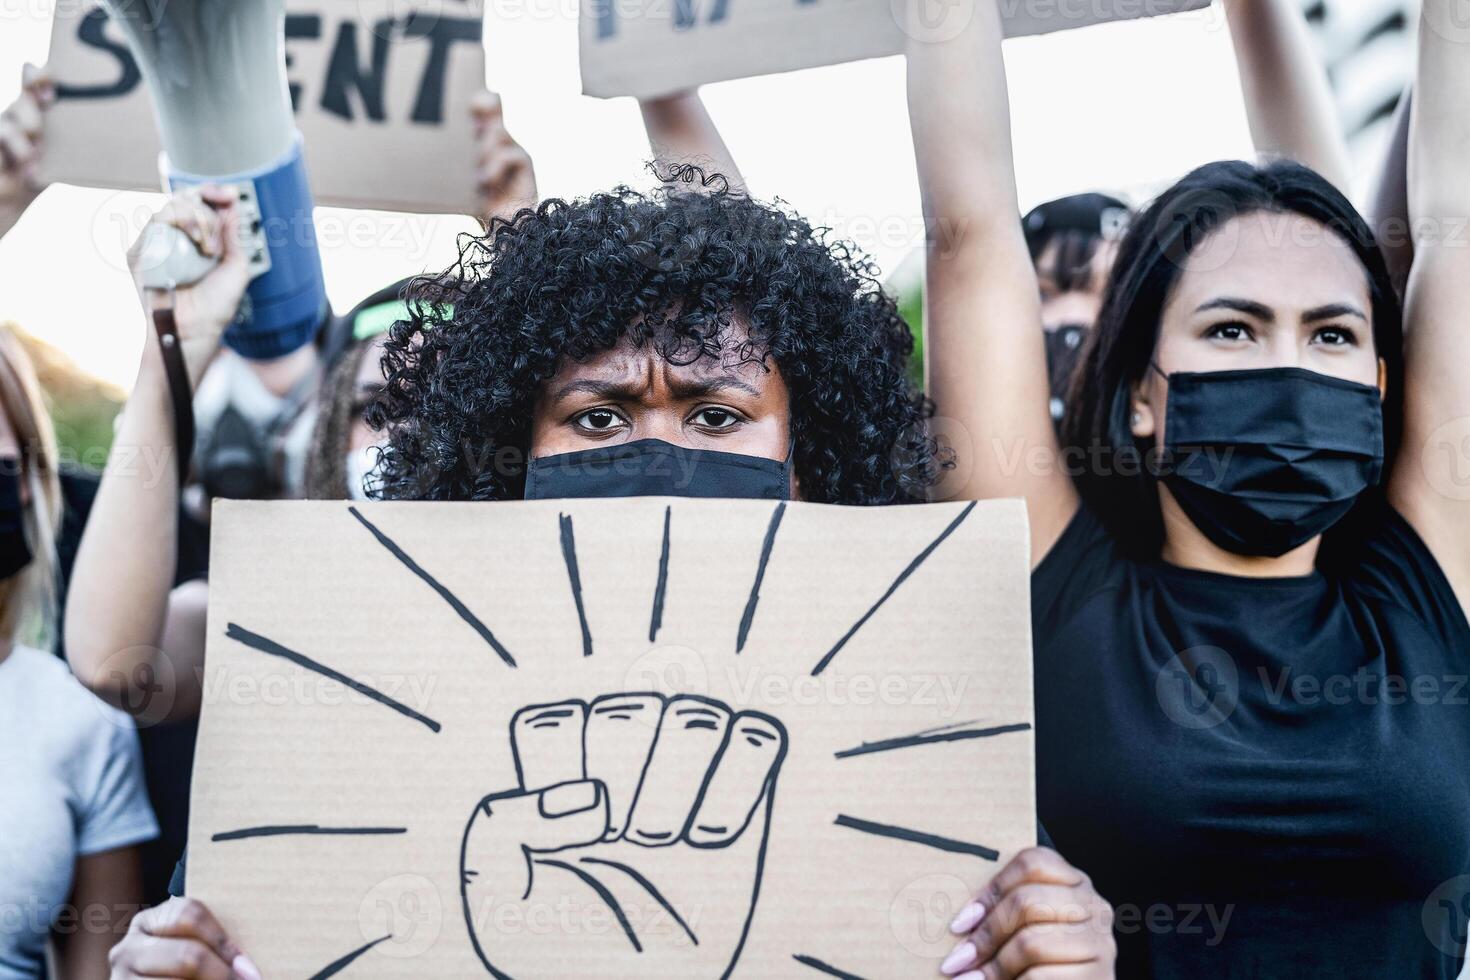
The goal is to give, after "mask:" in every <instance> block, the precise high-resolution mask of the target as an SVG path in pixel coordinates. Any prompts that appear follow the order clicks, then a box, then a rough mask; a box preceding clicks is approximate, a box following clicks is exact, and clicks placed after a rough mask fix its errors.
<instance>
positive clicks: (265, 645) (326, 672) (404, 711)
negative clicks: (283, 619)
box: [225, 623, 443, 732]
mask: <svg viewBox="0 0 1470 980" xmlns="http://www.w3.org/2000/svg"><path fill="white" fill-rule="evenodd" d="M225 636H227V637H229V638H230V639H232V640H238V641H239V642H241V643H243V644H245V645H246V646H247V647H250V648H251V649H254V650H259V651H260V652H261V653H268V654H270V655H271V656H273V657H281V658H282V659H285V660H289V661H291V662H292V663H293V664H296V665H297V666H299V667H305V668H306V669H307V670H310V671H315V672H316V673H318V674H321V675H322V676H323V677H329V678H331V679H332V680H334V681H337V682H339V683H341V684H345V685H347V686H348V687H350V688H352V689H353V690H354V691H356V692H357V693H358V694H361V695H363V696H364V697H368V698H371V699H372V700H374V701H376V702H378V703H379V704H381V705H386V706H387V707H389V708H392V709H393V710H394V711H396V712H398V713H399V714H401V715H405V716H407V717H409V718H412V719H413V720H414V721H416V722H418V723H419V724H421V725H423V726H424V727H425V728H427V729H428V730H429V731H431V732H437V731H439V729H440V728H442V727H443V726H442V725H440V724H439V723H438V722H437V721H435V720H434V719H432V718H429V717H426V716H424V715H421V714H419V713H418V712H417V711H415V710H413V709H412V708H410V707H409V706H408V705H406V704H404V703H403V702H401V701H395V700H393V699H392V698H390V697H389V696H388V695H386V694H384V693H383V692H382V691H379V690H378V689H376V688H372V687H368V686H367V685H366V684H364V683H362V682H361V681H355V680H353V679H352V678H351V677H348V676H347V675H346V674H343V673H341V672H339V671H335V670H333V669H332V668H330V667H328V666H327V665H326V664H323V663H318V662H317V661H315V660H313V659H311V658H310V657H308V656H306V655H305V654H301V653H297V652H296V651H295V650H289V649H287V648H286V647H283V646H281V645H280V644H279V643H277V642H276V641H275V640H268V639H266V638H265V637H263V636H261V635H260V634H259V633H252V632H250V631H249V630H248V629H245V628H244V627H243V626H238V625H236V624H235V623H230V624H229V626H228V627H227V628H226V629H225Z"/></svg>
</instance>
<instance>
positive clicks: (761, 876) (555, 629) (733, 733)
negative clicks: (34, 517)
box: [188, 498, 1035, 978]
mask: <svg viewBox="0 0 1470 980" xmlns="http://www.w3.org/2000/svg"><path fill="white" fill-rule="evenodd" d="M213 526H214V531H213V535H214V545H213V548H214V551H213V559H212V563H211V589H210V610H209V624H210V626H209V641H208V657H207V665H208V666H207V672H206V678H205V689H206V694H205V702H206V703H205V708H204V714H203V719H202V724H201V729H200V740H199V747H198V754H197V762H196V764H195V771H194V787H193V793H194V796H193V804H192V811H191V825H190V835H189V837H190V847H189V881H188V892H189V894H190V895H191V896H193V897H196V898H198V899H201V900H202V901H204V902H205V903H207V904H208V905H209V906H210V907H211V908H212V909H213V911H214V912H215V913H216V914H217V915H218V917H219V918H220V920H221V922H222V923H223V924H224V925H225V927H226V928H227V929H228V930H229V931H230V933H231V935H232V937H234V938H235V939H236V940H238V941H239V943H240V944H241V946H242V947H243V948H244V949H246V950H248V951H249V953H250V955H251V956H252V957H253V958H254V959H256V961H257V962H258V963H259V964H260V966H261V967H262V969H263V972H264V973H265V975H266V976H275V977H305V976H326V975H327V973H326V972H325V971H327V970H328V969H331V968H340V967H341V966H342V965H343V964H345V963H348V962H350V963H351V973H352V976H354V977H394V976H425V977H428V976H457V977H471V976H485V975H490V976H495V977H517V978H529V977H547V978H550V977H558V978H565V977H669V978H672V977H679V978H699V977H708V978H716V977H721V976H728V975H732V974H733V975H735V976H751V977H773V976H813V977H815V976H818V975H820V974H822V973H824V972H825V973H829V974H830V975H834V976H838V975H840V976H847V975H853V976H866V977H894V976H927V975H929V974H930V973H931V972H933V971H934V970H935V968H936V967H937V964H938V962H939V959H940V958H941V957H942V956H943V955H944V953H945V952H947V949H948V946H949V945H952V937H950V935H949V933H948V931H947V929H946V925H947V923H948V922H949V920H950V917H951V916H953V915H954V914H955V913H956V912H957V911H958V909H959V908H960V907H961V905H962V904H963V903H964V902H965V901H966V900H967V897H968V896H969V895H970V894H972V893H973V891H974V890H975V889H977V888H978V887H979V886H981V885H982V884H983V883H984V882H985V881H987V880H988V879H989V877H990V876H991V875H992V874H993V873H994V872H995V871H996V870H997V869H998V868H999V866H1000V863H1001V862H1004V861H1005V860H1007V859H1008V858H1009V857H1010V855H1012V854H1013V853H1014V852H1015V851H1016V850H1018V849H1020V848H1021V847H1023V846H1027V845H1029V844H1031V843H1033V842H1034V834H1035V809H1034V777H1033V733H1032V730H1031V722H1032V700H1031V646H1030V621H1029V620H1030V616H1029V608H1030V607H1029V601H1028V561H1027V532H1026V524H1025V514H1024V509H1023V507H1022V505H1021V504H1020V503H1019V502H1017V501H993V502H982V503H978V504H973V503H972V504H956V505H948V504H945V505H932V506H914V507H883V508H879V507H875V508H844V507H829V506H819V505H814V504H800V503H790V504H784V503H776V502H770V501H710V500H690V499H677V500H667V499H652V498H649V499H624V500H590V501H584V500H575V501H536V502H526V503H521V502H516V503H500V504H430V503H379V504H367V505H349V504H347V503H337V502H330V503H327V502H323V503H300V502H297V503H262V502H226V501H221V502H219V503H218V504H217V505H216V508H215V512H214V524H213ZM839 970H840V971H845V972H842V973H836V972H833V971H839ZM333 972H335V970H333Z"/></svg>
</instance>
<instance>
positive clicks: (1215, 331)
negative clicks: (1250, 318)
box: [1205, 323, 1251, 342]
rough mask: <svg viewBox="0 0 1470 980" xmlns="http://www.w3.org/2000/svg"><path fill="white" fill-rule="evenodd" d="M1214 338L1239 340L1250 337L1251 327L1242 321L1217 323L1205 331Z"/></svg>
mask: <svg viewBox="0 0 1470 980" xmlns="http://www.w3.org/2000/svg"><path fill="white" fill-rule="evenodd" d="M1205 336H1206V337H1207V338H1211V339H1214V340H1226V341H1232V342H1235V341H1241V340H1250V339H1251V328H1250V327H1248V326H1246V325H1245V324H1244V323H1217V324H1215V325H1214V326H1212V327H1210V328H1209V329H1207V330H1206V331H1205Z"/></svg>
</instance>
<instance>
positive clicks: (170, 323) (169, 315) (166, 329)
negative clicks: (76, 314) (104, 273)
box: [153, 292, 194, 492]
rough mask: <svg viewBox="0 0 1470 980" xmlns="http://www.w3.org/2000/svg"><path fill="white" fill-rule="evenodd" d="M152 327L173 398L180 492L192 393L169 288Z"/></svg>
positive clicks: (189, 450) (189, 444)
mask: <svg viewBox="0 0 1470 980" xmlns="http://www.w3.org/2000/svg"><path fill="white" fill-rule="evenodd" d="M153 329H154V330H155V331H157V333H158V347H159V350H160V351H162V352H163V370H164V374H165V375H166V376H167V377H168V394H169V400H170V401H172V402H173V410H174V459H175V461H176V462H177V464H178V471H179V491H180V492H182V491H183V489H184V485H185V483H186V482H187V481H188V478H189V463H190V461H191V460H192V459H193V458H194V393H193V390H192V388H191V386H190V384H189V369H188V367H186V366H185V364H184V351H183V348H182V347H181V346H180V343H179V329H178V323H177V322H176V321H175V320H174V304H173V295H172V292H170V295H169V297H168V300H167V301H166V303H165V305H162V306H159V307H157V308H156V309H154V310H153Z"/></svg>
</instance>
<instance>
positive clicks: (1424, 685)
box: [1032, 508, 1470, 980]
mask: <svg viewBox="0 0 1470 980" xmlns="http://www.w3.org/2000/svg"><path fill="white" fill-rule="evenodd" d="M1032 610H1033V616H1034V630H1035V645H1036V661H1035V663H1036V719H1037V724H1036V733H1037V798H1038V807H1039V816H1040V820H1041V822H1042V823H1043V824H1044V825H1045V826H1046V829H1047V831H1048V832H1049V833H1050V836H1051V838H1052V840H1053V841H1054V842H1055V846H1056V848H1057V850H1058V851H1060V852H1061V854H1062V855H1063V856H1064V857H1065V858H1067V859H1068V860H1069V861H1070V862H1072V863H1073V864H1074V865H1076V866H1077V867H1079V868H1081V869H1082V870H1083V871H1085V872H1087V873H1088V874H1089V875H1091V876H1092V879H1093V882H1094V884H1095V885H1096V887H1097V889H1098V891H1099V892H1100V893H1101V894H1102V896H1103V897H1104V898H1106V899H1108V900H1109V901H1110V902H1112V903H1113V904H1114V906H1115V910H1116V925H1115V933H1116V938H1117V942H1118V949H1119V958H1118V976H1119V977H1142V976H1149V977H1160V978H1174V977H1179V978H1190V980H1194V978H1200V977H1210V978H1215V977H1241V978H1244V977H1263V978H1265V977H1269V978H1277V977H1362V978H1373V980H1385V978H1391V980H1401V978H1412V977H1436V978H1447V980H1448V978H1453V977H1455V976H1456V975H1457V974H1458V973H1459V968H1460V963H1461V960H1462V957H1463V956H1464V952H1465V941H1466V929H1467V920H1470V684H1467V677H1470V624H1467V622H1466V618H1465V614H1464V612H1463V610H1462V609H1461V607H1460V605H1459V603H1458V602H1457V600H1456V597H1455V595H1454V592H1453V591H1452V590H1451V588H1450V584H1449V582H1448V580H1446V578H1445V577H1444V574H1443V573H1442V572H1441V571H1440V568H1439V566H1438V564H1437V563H1436V562H1435V560H1434V558H1433V557H1432V556H1431V555H1430V553H1429V551H1428V549H1427V548H1426V547H1425V545H1424V543H1423V542H1422V541H1421V540H1420V539H1419V537H1418V536H1417V535H1416V534H1415V533H1414V531H1413V529H1412V528H1411V527H1410V526H1409V525H1408V523H1407V522H1405V521H1404V520H1403V518H1402V517H1400V516H1399V515H1397V514H1395V513H1386V514H1385V515H1384V517H1383V519H1382V521H1381V522H1379V525H1378V530H1377V531H1375V532H1374V533H1373V534H1371V535H1370V536H1369V537H1368V539H1367V540H1364V541H1362V542H1361V546H1360V550H1359V551H1358V552H1357V555H1356V557H1355V558H1354V559H1353V560H1352V561H1351V563H1350V567H1344V568H1341V569H1336V570H1333V569H1319V570H1318V571H1317V572H1315V573H1314V574H1312V575H1309V576H1304V577H1301V578H1278V579H1246V578H1237V577H1234V576H1228V575H1217V574H1212V573H1209V572H1199V571H1191V570H1186V569H1181V568H1178V567H1174V566H1170V565H1166V564H1164V563H1162V562H1151V563H1150V562H1137V561H1131V560H1129V559H1127V558H1126V557H1124V556H1123V555H1122V554H1120V552H1119V550H1118V548H1117V546H1116V545H1115V543H1114V541H1113V539H1112V538H1111V537H1110V535H1109V534H1108V533H1107V532H1106V531H1105V530H1104V529H1103V528H1102V526H1101V525H1100V524H1099V523H1098V521H1097V520H1096V518H1095V517H1093V516H1092V515H1091V514H1090V513H1089V512H1088V511H1087V510H1086V509H1085V508H1084V509H1083V510H1082V511H1080V512H1079V513H1078V515H1077V517H1076V518H1075V519H1074V520H1073V521H1072V523H1071V525H1070V526H1069V527H1068V529H1067V530H1066V532H1065V533H1064V534H1063V536H1062V538H1061V539H1060V540H1059V541H1058V543H1057V544H1056V546H1055V547H1054V548H1053V549H1052V551H1051V553H1050V554H1048V555H1047V556H1046V558H1045V560H1044V561H1043V562H1042V563H1041V565H1040V566H1039V567H1038V568H1037V569H1036V571H1035V573H1034V574H1033V576H1032Z"/></svg>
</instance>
